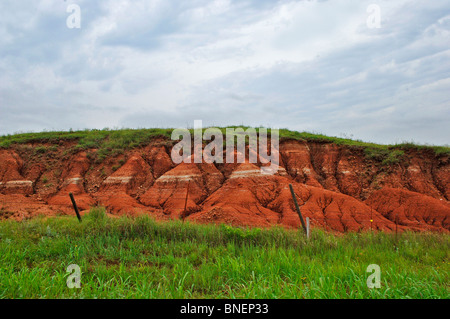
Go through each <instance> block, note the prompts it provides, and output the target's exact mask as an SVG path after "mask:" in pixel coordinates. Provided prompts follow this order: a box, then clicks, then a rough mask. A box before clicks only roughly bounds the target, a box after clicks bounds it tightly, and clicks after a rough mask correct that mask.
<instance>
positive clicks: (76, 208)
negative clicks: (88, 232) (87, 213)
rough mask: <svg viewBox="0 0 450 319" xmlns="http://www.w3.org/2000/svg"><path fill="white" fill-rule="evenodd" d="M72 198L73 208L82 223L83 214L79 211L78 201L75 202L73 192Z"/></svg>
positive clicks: (70, 194)
mask: <svg viewBox="0 0 450 319" xmlns="http://www.w3.org/2000/svg"><path fill="white" fill-rule="evenodd" d="M69 196H70V200H71V201H72V205H73V209H74V210H75V213H76V214H77V218H78V221H79V222H80V223H81V216H80V212H79V211H78V207H77V203H75V198H73V194H72V193H69Z"/></svg>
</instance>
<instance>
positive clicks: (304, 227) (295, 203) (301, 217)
mask: <svg viewBox="0 0 450 319" xmlns="http://www.w3.org/2000/svg"><path fill="white" fill-rule="evenodd" d="M289 188H290V189H291V194H292V199H293V200H294V205H295V209H296V210H297V214H298V216H299V217H300V221H301V222H302V226H303V230H304V231H305V233H306V225H305V221H304V220H303V216H302V213H301V212H300V207H298V203H297V198H296V197H295V193H294V188H293V187H292V184H289Z"/></svg>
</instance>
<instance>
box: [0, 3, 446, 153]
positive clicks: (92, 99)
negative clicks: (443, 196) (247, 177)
mask: <svg viewBox="0 0 450 319" xmlns="http://www.w3.org/2000/svg"><path fill="white" fill-rule="evenodd" d="M70 4H77V5H78V6H79V8H80V9H81V15H80V16H81V25H80V26H81V28H69V27H68V25H67V20H68V18H69V22H70V21H75V20H72V18H73V17H74V16H72V15H71V14H73V13H75V11H70V12H67V8H68V6H69V5H70ZM370 4H377V5H378V7H379V8H380V9H381V11H380V16H381V22H380V28H373V25H372V24H369V25H370V26H372V28H369V25H368V24H367V20H368V19H369V22H373V21H376V20H373V19H372V18H373V17H375V15H374V14H376V11H370V10H369V12H368V10H367V9H368V7H369V5H370ZM194 120H203V124H204V126H226V125H239V124H245V125H250V126H259V125H263V126H267V127H274V128H276V127H279V128H289V129H293V130H299V131H309V132H318V133H323V134H327V135H333V136H347V137H352V138H354V139H362V140H364V141H373V142H379V143H399V142H403V141H414V142H417V143H429V144H438V145H442V144H450V138H449V137H450V1H448V0H422V1H411V0H408V1H403V0H395V1H376V0H371V1H360V0H328V1H324V0H322V1H319V0H317V1H275V0H272V1H269V0H236V1H234V0H217V1H202V0H189V1H185V0H183V1H181V0H177V1H168V0H160V1H153V0H152V1H118V0H114V1H87V0H86V1H81V0H78V1H74V0H67V1H64V0H45V1H36V0H32V1H31V0H29V1H27V0H20V1H17V0H2V1H1V2H0V134H9V133H15V132H30V131H42V130H69V129H70V128H72V129H84V128H99V129H101V128H104V127H109V128H122V127H129V128H139V127H174V128H175V127H187V126H188V127H192V126H193V124H194Z"/></svg>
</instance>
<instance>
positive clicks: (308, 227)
mask: <svg viewBox="0 0 450 319" xmlns="http://www.w3.org/2000/svg"><path fill="white" fill-rule="evenodd" d="M310 235H311V228H310V225H309V217H306V238H308V239H309V236H310Z"/></svg>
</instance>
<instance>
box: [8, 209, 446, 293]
mask: <svg viewBox="0 0 450 319" xmlns="http://www.w3.org/2000/svg"><path fill="white" fill-rule="evenodd" d="M449 248H450V241H449V236H448V235H446V234H435V233H434V234H431V233H404V234H399V236H398V238H397V240H396V238H395V236H394V235H393V234H386V233H370V232H367V233H348V234H345V235H339V236H336V235H333V234H329V233H326V232H323V231H321V230H315V229H313V232H312V237H311V238H310V239H309V240H307V239H306V238H305V236H304V235H303V234H302V233H301V232H299V231H287V230H284V229H281V228H271V229H258V228H253V229H241V228H233V227H230V226H227V225H220V226H216V225H197V224H191V223H187V222H186V223H183V222H181V221H173V222H156V221H154V220H153V219H151V218H150V217H148V216H141V217H136V218H130V217H122V218H109V217H107V216H106V215H105V212H104V210H103V209H101V208H94V209H92V210H91V212H90V213H89V214H88V215H87V216H85V217H84V219H83V222H82V223H78V221H77V220H76V218H75V217H67V216H66V217H55V218H44V217H42V218H36V219H32V220H25V221H23V222H15V221H11V220H6V221H1V222H0V298H449V286H448V282H449V270H450V263H449V258H448V257H449V255H448V254H449V251H450V249H449ZM71 264H77V265H79V267H80V268H81V271H82V276H81V288H80V289H69V288H68V287H67V285H66V280H67V278H68V276H69V275H70V274H69V273H67V272H66V269H67V267H68V266H69V265H71ZM370 264H377V265H379V266H380V267H381V288H379V289H377V288H373V289H369V288H368V287H367V278H368V276H369V275H370V273H367V272H366V269H367V267H368V266H369V265H370Z"/></svg>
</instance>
